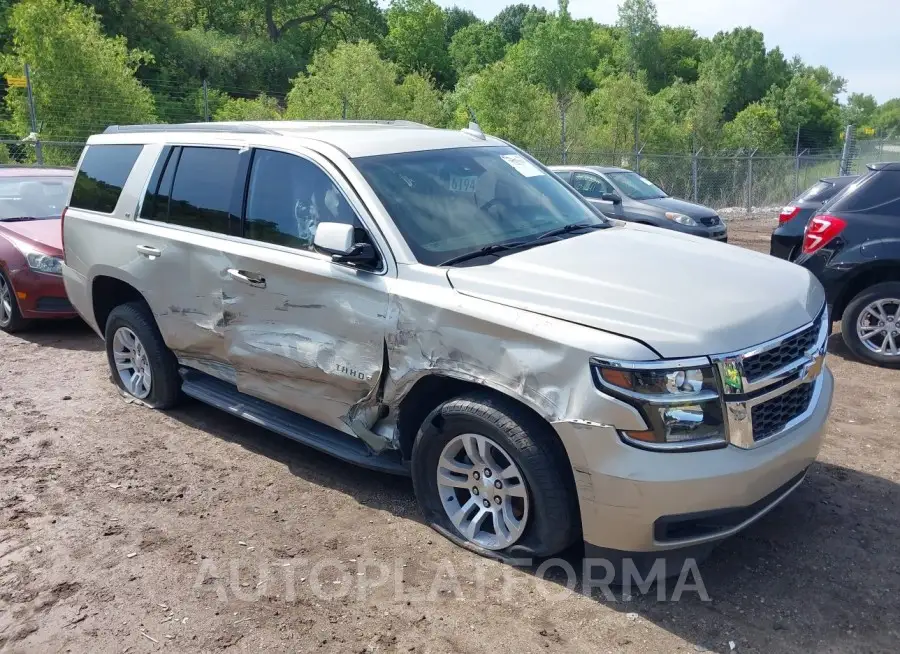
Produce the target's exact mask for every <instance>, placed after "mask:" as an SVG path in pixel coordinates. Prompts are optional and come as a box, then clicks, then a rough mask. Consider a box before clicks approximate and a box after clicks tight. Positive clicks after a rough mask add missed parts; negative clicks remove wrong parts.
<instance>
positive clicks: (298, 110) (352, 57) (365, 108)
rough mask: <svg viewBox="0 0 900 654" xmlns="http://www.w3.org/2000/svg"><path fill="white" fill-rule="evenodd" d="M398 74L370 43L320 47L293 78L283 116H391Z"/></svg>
mask: <svg viewBox="0 0 900 654" xmlns="http://www.w3.org/2000/svg"><path fill="white" fill-rule="evenodd" d="M398 76H399V71H398V70H397V66H396V64H394V63H392V62H390V61H385V60H384V59H382V58H381V57H380V56H379V54H378V49H377V48H376V47H375V45H374V44H372V43H368V42H365V41H363V42H360V43H342V44H340V45H338V47H336V48H335V49H334V50H332V51H330V52H328V51H325V50H321V51H319V52H317V53H316V56H315V57H314V58H313V62H312V63H311V64H310V65H309V68H308V69H307V71H306V73H305V74H300V75H299V76H298V77H297V78H296V79H294V81H293V87H292V88H291V91H290V93H289V94H288V96H287V109H286V111H285V118H288V119H292V120H294V119H315V118H319V119H325V118H341V117H345V118H356V119H375V118H381V119H385V118H394V117H395V116H394V112H395V111H396V106H397V95H396V93H397V78H398Z"/></svg>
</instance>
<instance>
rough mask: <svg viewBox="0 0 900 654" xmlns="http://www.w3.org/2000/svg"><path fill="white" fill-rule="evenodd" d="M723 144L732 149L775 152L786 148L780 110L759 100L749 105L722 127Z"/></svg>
mask: <svg viewBox="0 0 900 654" xmlns="http://www.w3.org/2000/svg"><path fill="white" fill-rule="evenodd" d="M722 145H723V146H724V147H725V148H728V149H731V150H739V149H745V150H751V151H752V150H758V151H759V153H760V154H774V153H777V152H781V151H782V150H783V148H784V134H783V130H782V127H781V123H780V122H778V112H776V111H775V109H773V108H772V107H769V106H766V105H764V104H761V103H759V102H754V103H753V104H750V105H747V106H746V107H745V108H744V109H742V110H741V111H740V112H739V113H738V115H737V116H735V117H734V120H732V121H731V122H730V123H726V124H725V126H724V128H723V129H722Z"/></svg>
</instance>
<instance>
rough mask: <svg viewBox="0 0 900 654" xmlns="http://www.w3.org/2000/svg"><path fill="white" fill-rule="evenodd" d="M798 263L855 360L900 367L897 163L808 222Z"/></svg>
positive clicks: (874, 169)
mask: <svg viewBox="0 0 900 654" xmlns="http://www.w3.org/2000/svg"><path fill="white" fill-rule="evenodd" d="M794 262H795V263H797V264H799V265H801V266H804V267H805V268H807V269H808V270H809V271H810V272H812V273H813V274H814V275H815V276H816V277H818V279H819V281H821V282H822V284H823V285H824V286H825V292H826V294H827V297H828V304H829V305H830V307H831V315H832V319H833V320H841V321H842V323H841V332H842V334H843V337H844V342H845V343H846V344H847V347H849V348H850V349H851V350H852V351H853V352H854V354H856V355H857V356H859V357H860V358H862V359H865V360H867V361H871V362H872V363H877V364H879V365H883V366H891V367H900V163H882V164H872V165H870V166H869V173H868V174H866V175H865V176H863V177H861V178H860V179H859V180H858V181H856V182H854V183H853V184H851V185H850V186H848V187H847V188H846V189H845V190H844V192H843V193H841V194H840V195H839V196H837V197H836V198H835V199H834V200H832V201H831V202H829V203H827V204H826V205H825V206H824V207H823V208H822V209H821V210H820V211H819V213H817V214H815V215H814V216H813V217H812V218H810V220H809V223H808V224H807V225H806V231H805V233H804V236H803V246H802V248H801V252H800V254H799V255H798V256H797V257H796V258H795V259H794Z"/></svg>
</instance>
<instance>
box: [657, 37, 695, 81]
mask: <svg viewBox="0 0 900 654" xmlns="http://www.w3.org/2000/svg"><path fill="white" fill-rule="evenodd" d="M705 44H706V40H705V39H702V38H700V37H699V36H697V32H695V31H694V30H692V29H690V28H688V27H663V28H662V29H661V31H660V33H659V66H658V71H659V83H660V84H661V85H662V86H663V87H665V86H668V85H670V84H672V83H673V82H675V80H679V79H680V80H682V81H685V82H688V83H692V82H696V81H697V77H698V76H699V71H698V68H699V67H700V58H701V56H702V53H703V48H704V46H705Z"/></svg>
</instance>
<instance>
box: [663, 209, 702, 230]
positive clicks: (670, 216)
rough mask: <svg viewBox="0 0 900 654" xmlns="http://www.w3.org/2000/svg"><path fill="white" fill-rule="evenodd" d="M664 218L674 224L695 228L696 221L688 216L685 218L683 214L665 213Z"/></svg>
mask: <svg viewBox="0 0 900 654" xmlns="http://www.w3.org/2000/svg"><path fill="white" fill-rule="evenodd" d="M666 218H668V219H669V220H674V221H675V222H676V223H680V224H682V225H687V226H688V227H696V226H697V221H696V220H694V219H693V218H691V217H690V216H685V215H684V214H683V213H674V212H672V211H667V212H666Z"/></svg>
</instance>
